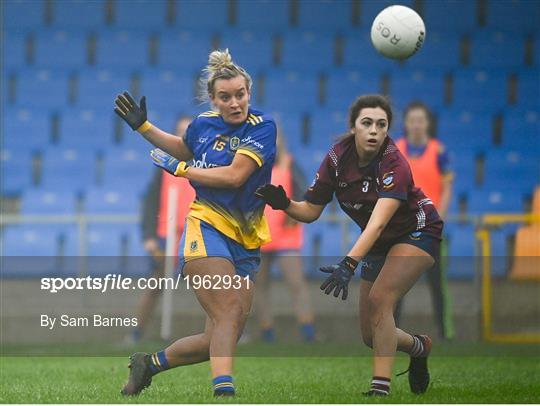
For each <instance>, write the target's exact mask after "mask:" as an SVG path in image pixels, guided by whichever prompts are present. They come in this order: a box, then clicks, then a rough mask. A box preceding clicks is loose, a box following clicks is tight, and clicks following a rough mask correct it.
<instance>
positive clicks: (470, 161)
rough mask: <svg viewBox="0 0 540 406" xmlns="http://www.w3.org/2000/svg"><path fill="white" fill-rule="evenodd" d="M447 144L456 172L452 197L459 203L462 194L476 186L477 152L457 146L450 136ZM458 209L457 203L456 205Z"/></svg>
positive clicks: (451, 162)
mask: <svg viewBox="0 0 540 406" xmlns="http://www.w3.org/2000/svg"><path fill="white" fill-rule="evenodd" d="M445 146H446V148H447V150H448V152H449V153H450V164H451V167H452V169H453V172H454V182H453V188H454V193H452V197H453V198H454V199H455V203H457V201H458V199H459V198H460V196H461V195H462V194H466V193H467V192H468V191H470V190H473V189H474V187H475V173H476V171H475V165H476V163H475V160H476V157H475V154H474V153H473V152H472V151H471V150H469V149H463V148H459V147H455V145H454V144H453V143H452V141H451V139H450V138H449V139H448V141H447V142H446V143H445ZM454 208H455V210H456V211H457V210H458V207H457V204H456V205H455V206H454Z"/></svg>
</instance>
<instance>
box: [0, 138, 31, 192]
mask: <svg viewBox="0 0 540 406" xmlns="http://www.w3.org/2000/svg"><path fill="white" fill-rule="evenodd" d="M0 164H1V166H0V195H1V196H6V197H7V196H17V195H19V194H21V193H22V192H23V191H25V190H26V189H27V188H28V187H30V185H31V184H32V155H31V153H30V151H29V150H19V149H12V148H6V147H3V148H2V150H1V151H0Z"/></svg>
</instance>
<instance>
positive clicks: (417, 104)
mask: <svg viewBox="0 0 540 406" xmlns="http://www.w3.org/2000/svg"><path fill="white" fill-rule="evenodd" d="M413 110H422V111H423V112H424V114H425V115H426V118H427V121H428V133H429V134H430V135H431V136H434V133H435V126H434V124H435V123H434V120H433V113H432V112H431V110H430V109H429V107H428V106H427V104H425V103H423V102H421V101H419V100H415V101H412V102H410V103H409V104H408V105H407V107H405V110H403V120H405V119H406V118H407V115H408V114H409V113H410V112H411V111H413ZM405 135H406V134H405Z"/></svg>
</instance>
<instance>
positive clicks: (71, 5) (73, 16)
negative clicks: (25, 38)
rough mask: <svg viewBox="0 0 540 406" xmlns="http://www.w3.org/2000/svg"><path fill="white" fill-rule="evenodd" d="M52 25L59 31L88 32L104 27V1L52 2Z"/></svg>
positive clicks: (76, 0) (71, 0)
mask: <svg viewBox="0 0 540 406" xmlns="http://www.w3.org/2000/svg"><path fill="white" fill-rule="evenodd" d="M52 6H53V23H54V26H55V27H57V28H60V29H70V30H74V31H75V30H85V31H86V30H90V29H99V28H101V27H103V26H104V25H105V8H106V1H105V0H92V1H87V0H70V1H60V0H57V1H54V2H52Z"/></svg>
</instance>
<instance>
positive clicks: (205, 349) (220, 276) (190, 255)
mask: <svg viewBox="0 0 540 406" xmlns="http://www.w3.org/2000/svg"><path fill="white" fill-rule="evenodd" d="M205 74H206V75H205V79H204V82H205V91H206V92H207V96H208V98H209V100H210V102H211V103H212V104H213V106H215V108H216V110H217V111H208V112H205V113H202V114H200V115H199V116H198V117H197V118H196V119H195V120H194V121H193V122H192V123H191V124H190V125H189V127H188V129H187V131H186V135H185V137H184V138H183V139H181V138H178V137H175V136H173V135H172V134H168V133H166V132H164V131H162V130H160V129H159V128H157V127H155V126H154V125H152V124H151V123H149V122H148V121H147V116H146V100H145V98H144V97H143V98H142V99H141V102H140V105H137V103H136V102H135V101H134V100H133V98H132V97H131V96H130V95H129V94H128V93H127V92H126V93H123V94H122V95H119V96H118V97H117V98H116V101H115V104H116V107H115V111H116V113H117V114H118V115H119V116H120V117H121V118H122V119H124V120H125V121H126V122H127V123H128V124H129V125H130V127H131V128H132V129H133V130H136V131H138V132H139V133H141V134H142V136H143V137H144V138H146V139H147V140H148V141H149V142H151V143H152V144H154V145H155V146H156V147H158V148H159V149H155V150H153V151H152V153H151V155H152V159H153V161H154V164H156V165H157V166H160V167H162V168H163V169H165V170H166V171H168V172H169V173H172V174H174V175H175V176H183V177H185V178H187V179H188V180H189V181H190V183H191V185H192V186H193V187H194V189H195V191H196V199H195V201H194V203H193V204H192V205H191V209H190V212H189V213H188V217H187V219H186V224H185V227H184V233H183V235H182V238H181V241H180V248H179V256H180V261H179V262H180V269H181V271H182V273H183V275H184V277H185V278H188V279H189V280H190V281H192V283H191V286H192V287H193V288H194V291H195V294H196V296H197V299H198V301H199V302H200V304H201V306H202V307H203V309H204V310H205V312H206V313H207V319H206V326H205V329H204V332H202V333H200V334H197V335H194V336H190V337H184V338H181V339H179V340H177V341H176V342H174V343H173V344H171V345H170V346H169V347H167V348H165V349H164V350H162V351H159V352H157V353H153V354H146V353H135V354H133V355H132V356H131V357H130V374H129V379H128V382H127V384H126V385H125V386H124V388H123V389H122V393H123V394H125V395H136V394H138V393H140V392H141V391H142V390H143V389H144V388H145V387H147V386H149V385H150V383H151V382H152V377H153V376H154V375H155V374H157V373H159V372H162V371H164V370H167V369H170V368H175V367H178V366H183V365H189V364H195V363H199V362H203V361H207V360H210V366H211V372H212V377H213V381H212V382H213V390H214V395H215V396H234V394H235V388H234V384H233V378H232V372H233V354H234V351H235V349H236V343H237V340H238V338H239V337H240V335H241V333H242V330H243V328H244V324H245V321H246V318H247V315H248V313H249V311H250V308H251V302H252V296H253V278H254V276H255V273H256V271H257V267H258V266H259V262H260V254H259V247H260V246H261V245H262V244H263V243H265V242H267V241H269V240H270V236H269V231H268V226H267V223H266V219H265V217H264V215H263V212H264V203H263V202H261V201H260V200H259V199H257V198H256V197H255V196H254V192H255V190H256V189H257V188H258V187H259V186H261V185H263V184H265V183H268V182H269V181H270V176H271V171H272V166H273V163H274V155H275V144H276V125H275V123H274V121H273V120H272V119H271V118H270V117H268V116H267V115H265V114H264V113H262V112H260V111H256V110H253V109H251V108H250V107H249V99H250V95H251V85H252V80H251V77H250V76H249V74H248V73H247V72H246V71H245V70H244V69H243V68H242V67H240V66H238V65H236V64H235V63H234V62H233V61H232V58H231V55H230V54H229V52H228V50H225V51H214V52H212V53H211V54H210V56H209V62H208V66H207V68H206V69H205ZM188 161H189V163H188ZM198 281H203V282H204V281H208V282H206V283H202V284H201V283H197V282H198ZM208 283H210V285H211V286H210V287H209V286H208Z"/></svg>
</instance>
